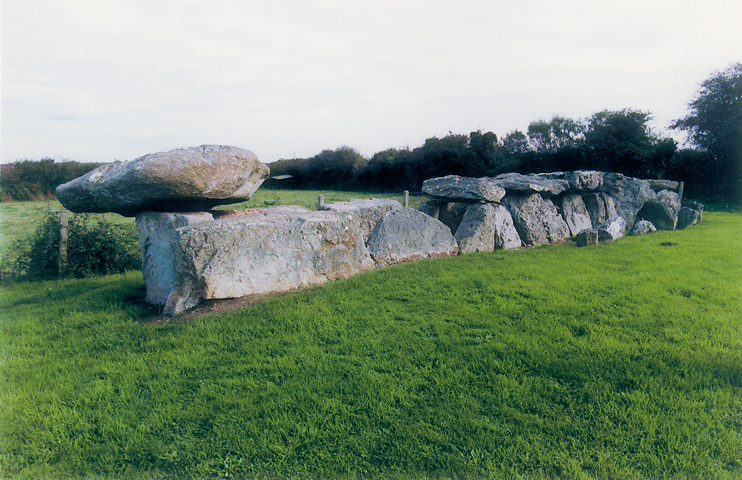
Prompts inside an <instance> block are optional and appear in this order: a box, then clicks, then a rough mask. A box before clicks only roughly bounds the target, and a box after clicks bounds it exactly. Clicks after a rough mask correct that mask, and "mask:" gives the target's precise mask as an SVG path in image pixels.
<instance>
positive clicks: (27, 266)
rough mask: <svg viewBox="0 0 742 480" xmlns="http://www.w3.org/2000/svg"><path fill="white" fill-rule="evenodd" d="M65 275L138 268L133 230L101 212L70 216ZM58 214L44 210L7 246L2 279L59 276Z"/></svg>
mask: <svg viewBox="0 0 742 480" xmlns="http://www.w3.org/2000/svg"><path fill="white" fill-rule="evenodd" d="M68 232H69V233H68V242H67V268H66V270H65V276H69V277H73V278H84V277H90V276H94V275H108V274H113V273H123V272H126V271H129V270H138V269H139V268H141V254H140V252H139V244H138V241H137V234H136V230H135V228H134V227H133V226H132V225H117V224H115V223H112V222H110V221H109V220H108V219H107V218H106V216H105V215H95V217H92V216H91V215H89V214H81V215H74V216H72V217H71V218H70V221H69V228H68ZM60 238H61V234H60V225H59V215H58V214H57V213H55V212H51V211H50V212H47V213H46V214H45V215H44V217H43V219H42V220H41V222H40V223H39V225H38V227H36V230H35V231H34V232H33V233H32V234H31V235H29V236H28V237H27V238H24V239H21V240H19V241H17V242H15V244H14V245H13V246H12V247H11V248H10V249H9V252H7V253H6V254H5V256H4V258H3V261H2V277H3V281H8V280H11V279H18V280H24V279H26V280H32V279H33V280H35V279H52V278H57V277H59V258H60V254H59V244H60Z"/></svg>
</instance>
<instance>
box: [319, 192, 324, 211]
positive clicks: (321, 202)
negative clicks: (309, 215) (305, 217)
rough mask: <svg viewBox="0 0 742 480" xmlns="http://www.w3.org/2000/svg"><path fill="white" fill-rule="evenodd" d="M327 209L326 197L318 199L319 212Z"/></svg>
mask: <svg viewBox="0 0 742 480" xmlns="http://www.w3.org/2000/svg"><path fill="white" fill-rule="evenodd" d="M324 209H325V196H324V195H320V196H319V197H317V210H324Z"/></svg>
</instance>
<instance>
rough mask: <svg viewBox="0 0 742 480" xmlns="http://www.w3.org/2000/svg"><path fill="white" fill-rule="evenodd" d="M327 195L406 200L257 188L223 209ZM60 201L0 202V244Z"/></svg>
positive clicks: (306, 201) (313, 201) (415, 200)
mask: <svg viewBox="0 0 742 480" xmlns="http://www.w3.org/2000/svg"><path fill="white" fill-rule="evenodd" d="M319 195H324V196H325V203H333V202H342V201H347V200H350V199H352V198H392V199H395V200H398V201H399V202H400V203H402V201H403V198H404V197H403V195H402V194H397V195H395V194H384V193H381V194H380V193H364V192H338V191H327V190H270V189H267V188H261V189H258V190H257V191H256V192H255V195H253V197H252V198H251V199H250V200H249V201H247V202H243V203H238V204H233V205H224V206H222V207H219V208H221V209H245V208H257V207H265V206H270V205H303V206H305V207H307V208H309V209H312V210H316V209H317V197H318V196H319ZM422 199H423V197H421V196H412V197H410V206H412V207H417V205H418V204H419V203H420V201H421V200H422ZM60 208H61V204H60V203H59V202H58V201H57V200H56V199H52V200H47V201H40V202H0V247H2V252H5V249H6V248H7V245H9V244H10V243H12V242H13V241H14V240H16V239H17V238H21V237H23V236H24V235H26V234H28V233H30V232H32V231H33V229H34V228H35V226H36V225H37V223H38V221H39V220H41V218H42V217H43V216H44V213H45V212H48V211H52V212H59V210H60ZM106 215H107V218H108V220H109V221H111V222H113V223H129V222H131V223H133V222H134V219H133V218H127V217H122V216H121V215H116V214H113V213H109V214H106Z"/></svg>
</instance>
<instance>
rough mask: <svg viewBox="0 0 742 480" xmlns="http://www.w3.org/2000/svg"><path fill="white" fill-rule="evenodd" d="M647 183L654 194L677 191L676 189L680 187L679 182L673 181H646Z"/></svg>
mask: <svg viewBox="0 0 742 480" xmlns="http://www.w3.org/2000/svg"><path fill="white" fill-rule="evenodd" d="M647 181H648V182H649V186H650V187H651V188H652V190H654V191H655V192H661V191H662V190H672V191H677V190H678V187H679V186H680V182H676V181H674V180H655V179H650V180H647Z"/></svg>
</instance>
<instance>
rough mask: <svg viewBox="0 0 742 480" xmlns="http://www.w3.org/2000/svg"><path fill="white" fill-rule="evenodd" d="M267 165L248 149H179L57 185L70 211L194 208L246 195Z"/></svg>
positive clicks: (242, 198)
mask: <svg viewBox="0 0 742 480" xmlns="http://www.w3.org/2000/svg"><path fill="white" fill-rule="evenodd" d="M269 173H270V169H269V168H268V166H267V165H265V164H263V163H261V162H260V161H259V160H258V157H256V156H255V154H254V153H252V152H251V151H249V150H245V149H243V148H237V147H229V146H221V145H202V146H200V147H191V148H178V149H175V150H171V151H169V152H161V153H151V154H149V155H145V156H143V157H140V158H137V159H136V160H131V161H124V162H116V163H109V164H106V165H102V166H100V167H98V168H96V169H95V170H92V171H90V172H88V173H87V174H85V175H83V176H82V177H78V178H76V179H74V180H72V181H69V182H67V183H65V184H62V185H60V186H59V187H57V190H56V195H57V198H58V199H59V201H60V202H61V203H62V205H64V206H65V208H67V209H68V210H71V211H73V212H77V213H82V212H97V213H104V212H114V213H118V214H121V215H125V216H135V215H136V214H137V213H139V212H147V211H149V212H197V211H207V210H209V209H211V208H213V207H215V206H217V205H224V204H229V203H238V202H243V201H245V200H248V199H250V197H251V196H252V194H253V193H254V192H255V190H257V188H258V187H259V186H260V185H261V184H262V183H263V181H264V180H265V179H266V178H268V175H269Z"/></svg>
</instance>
